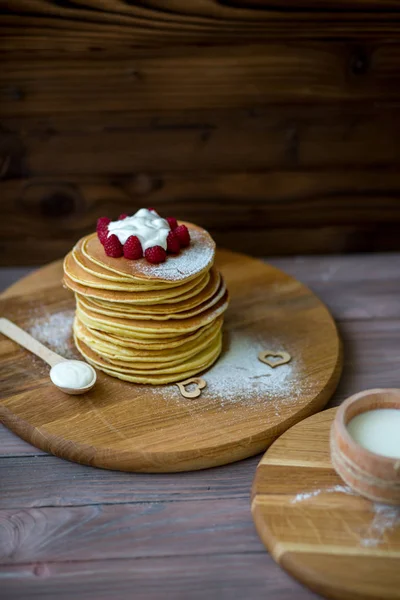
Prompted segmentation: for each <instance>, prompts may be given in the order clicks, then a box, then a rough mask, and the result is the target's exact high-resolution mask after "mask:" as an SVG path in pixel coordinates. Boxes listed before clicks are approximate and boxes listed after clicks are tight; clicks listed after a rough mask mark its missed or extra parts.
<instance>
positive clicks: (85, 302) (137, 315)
mask: <svg viewBox="0 0 400 600" xmlns="http://www.w3.org/2000/svg"><path fill="white" fill-rule="evenodd" d="M225 293H226V287H225V284H224V283H223V282H222V283H221V285H220V287H219V289H218V290H217V291H216V293H214V295H213V296H212V297H211V298H209V299H208V300H205V301H204V302H201V301H200V304H198V305H197V306H195V307H193V308H191V309H189V310H185V311H182V312H178V313H172V312H170V313H164V314H162V313H161V314H159V313H154V312H153V313H152V312H150V311H149V310H147V311H146V312H140V311H139V312H124V311H123V307H122V309H121V311H119V310H113V311H111V310H110V309H109V308H107V307H106V308H103V307H102V306H101V305H100V306H99V305H98V304H96V303H95V302H93V301H91V300H89V299H88V298H85V297H81V296H79V294H77V299H78V301H79V303H80V304H81V305H82V306H84V307H85V308H87V309H89V310H91V311H92V312H95V313H98V314H100V315H106V316H112V317H118V318H121V319H142V320H145V319H151V320H155V321H165V320H168V319H187V318H189V317H193V316H195V315H197V314H200V313H202V312H204V311H205V310H207V309H208V308H211V307H212V306H214V305H215V304H217V303H218V302H219V300H221V298H222V297H223V296H224V295H225ZM200 300H201V299H200Z"/></svg>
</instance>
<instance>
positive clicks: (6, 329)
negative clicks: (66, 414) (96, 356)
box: [0, 317, 97, 395]
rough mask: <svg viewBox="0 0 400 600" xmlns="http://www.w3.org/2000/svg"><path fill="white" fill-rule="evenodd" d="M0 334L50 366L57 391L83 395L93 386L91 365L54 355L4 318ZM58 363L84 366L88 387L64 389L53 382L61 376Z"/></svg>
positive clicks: (1, 322)
mask: <svg viewBox="0 0 400 600" xmlns="http://www.w3.org/2000/svg"><path fill="white" fill-rule="evenodd" d="M0 333H2V334H3V335H6V336H7V337H8V338H10V339H11V340H13V341H14V342H17V344H19V345H20V346H22V347H23V348H26V349H27V350H29V352H32V353H33V354H36V356H39V358H41V359H42V360H44V361H45V362H46V363H47V364H48V365H50V367H51V369H50V379H51V381H52V382H53V383H54V385H55V386H56V387H58V389H60V390H61V391H62V392H65V393H66V394H72V395H77V394H84V393H85V392H88V391H89V390H91V389H92V387H93V386H94V384H95V383H96V379H97V374H96V371H95V370H94V369H93V367H92V366H91V365H89V364H88V363H86V362H84V361H82V360H68V359H66V358H64V357H62V356H60V355H59V354H56V353H55V352H53V351H52V350H50V349H49V348H47V347H46V346H44V345H43V344H41V343H40V342H38V341H37V340H35V338H33V337H32V336H31V335H29V333H27V332H26V331H24V330H23V329H21V328H20V327H18V326H17V325H15V323H13V322H12V321H9V320H8V319H5V318H4V317H2V318H0ZM60 363H64V364H66V365H69V366H70V367H72V366H73V367H74V368H76V366H78V368H81V366H84V369H85V370H86V371H88V370H90V372H91V375H92V379H91V381H90V383H89V384H88V385H85V386H80V387H64V386H63V385H60V384H57V383H56V382H55V380H59V379H60V375H61V373H58V371H60V367H58V368H57V365H59V364H60Z"/></svg>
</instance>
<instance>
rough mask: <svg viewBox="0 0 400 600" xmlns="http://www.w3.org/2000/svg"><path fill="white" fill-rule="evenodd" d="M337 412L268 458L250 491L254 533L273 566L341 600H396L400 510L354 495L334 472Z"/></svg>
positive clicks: (288, 436)
mask: <svg viewBox="0 0 400 600" xmlns="http://www.w3.org/2000/svg"><path fill="white" fill-rule="evenodd" d="M336 410H337V409H336V408H331V409H329V410H326V411H324V412H321V413H319V414H317V415H313V416H312V417H309V418H308V419H306V420H305V421H302V422H301V423H298V424H297V425H295V426H294V427H292V428H291V429H289V431H287V432H286V433H284V434H283V435H282V437H280V438H279V439H278V440H277V441H276V442H275V443H274V444H273V445H272V446H271V448H269V449H268V450H267V452H266V453H265V455H264V457H263V459H262V460H261V462H260V464H259V466H258V468H257V472H256V476H255V479H254V483H253V500H252V513H253V518H254V521H255V524H256V528H257V531H258V533H259V535H260V537H261V539H262V541H263V542H264V544H265V545H266V547H267V548H268V550H269V551H270V553H271V554H272V556H273V557H274V559H275V560H276V562H277V563H278V564H279V565H281V566H282V567H283V568H284V569H286V570H287V571H288V572H289V573H291V574H292V575H293V576H294V577H296V578H297V579H299V580H300V581H301V582H302V583H304V584H305V585H307V586H308V587H310V588H311V589H312V590H314V591H316V592H318V593H320V594H322V595H324V596H326V597H328V598H336V599H338V600H399V598H400V569H399V559H400V507H395V506H388V505H384V504H377V503H374V502H371V501H370V500H367V499H365V498H362V497H361V496H358V495H356V494H355V493H352V491H351V489H350V488H349V487H347V486H346V485H345V483H344V482H343V481H342V480H341V479H340V477H339V476H338V475H337V474H336V472H335V471H334V470H333V467H332V465H331V461H330V451H329V431H330V427H331V424H332V421H333V419H334V416H335V413H336Z"/></svg>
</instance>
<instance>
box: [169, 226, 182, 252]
mask: <svg viewBox="0 0 400 600" xmlns="http://www.w3.org/2000/svg"><path fill="white" fill-rule="evenodd" d="M180 249H181V244H180V241H179V238H178V236H177V235H176V234H175V231H170V232H169V234H168V237H167V250H168V252H170V253H171V254H179V252H180Z"/></svg>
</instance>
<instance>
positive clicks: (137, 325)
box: [77, 292, 228, 337]
mask: <svg viewBox="0 0 400 600" xmlns="http://www.w3.org/2000/svg"><path fill="white" fill-rule="evenodd" d="M227 306H228V293H227V292H225V294H224V296H223V297H222V298H221V299H220V300H219V302H217V304H216V305H215V306H213V307H211V308H209V309H207V310H205V311H204V312H203V313H201V314H200V315H195V316H194V317H189V318H188V319H181V320H180V321H173V320H169V321H163V322H162V323H160V322H158V321H152V320H151V319H147V320H145V319H143V320H139V319H121V318H119V317H110V316H108V315H98V314H96V313H94V312H93V311H91V310H89V309H88V308H86V307H85V306H83V304H81V303H80V301H79V300H77V314H78V316H79V318H80V319H81V321H83V323H85V324H88V325H89V326H92V327H93V326H94V327H95V328H96V329H100V330H102V331H110V332H111V333H114V332H115V333H117V334H118V332H119V335H121V333H122V335H124V336H127V337H135V336H136V335H142V336H145V337H147V336H148V337H161V336H163V337H164V336H165V337H169V336H170V335H172V336H174V335H176V334H182V333H187V332H190V331H195V330H196V329H199V328H200V327H202V326H203V325H207V324H208V323H210V322H212V321H213V320H214V319H216V318H217V317H218V316H219V315H221V314H222V313H223V312H225V310H226V309H227Z"/></svg>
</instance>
